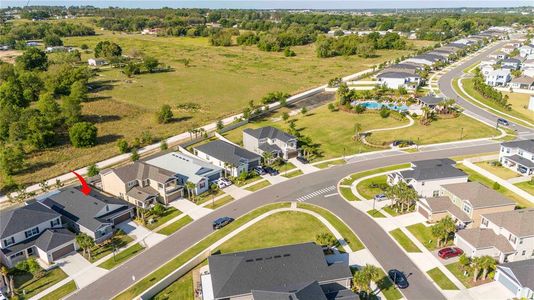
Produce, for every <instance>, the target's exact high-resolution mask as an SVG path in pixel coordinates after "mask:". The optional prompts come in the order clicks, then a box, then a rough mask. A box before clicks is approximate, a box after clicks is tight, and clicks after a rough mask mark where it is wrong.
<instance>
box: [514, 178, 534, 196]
mask: <svg viewBox="0 0 534 300" xmlns="http://www.w3.org/2000/svg"><path fill="white" fill-rule="evenodd" d="M515 186H517V187H518V188H520V189H522V190H525V191H527V192H528V193H530V194H531V195H534V184H532V183H530V182H528V181H526V182H521V183H516V184H515Z"/></svg>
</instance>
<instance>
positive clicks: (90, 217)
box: [38, 187, 134, 243]
mask: <svg viewBox="0 0 534 300" xmlns="http://www.w3.org/2000/svg"><path fill="white" fill-rule="evenodd" d="M38 201H39V202H40V203H41V204H42V205H44V206H46V207H48V208H50V209H51V210H53V211H55V212H57V213H58V214H60V215H61V217H62V222H63V223H65V224H67V225H68V226H69V228H71V229H72V230H74V231H76V232H83V233H85V234H87V235H88V236H90V237H91V238H93V239H94V240H95V242H96V243H101V242H103V241H105V240H107V239H109V238H110V237H111V236H112V235H113V231H114V228H115V225H118V224H120V223H122V222H126V221H128V220H130V219H131V218H132V217H133V216H134V213H133V206H132V205H130V204H128V203H127V202H125V201H122V200H119V199H115V198H113V197H108V196H106V195H103V194H101V193H98V192H97V191H95V189H92V190H91V193H90V194H89V195H85V194H83V193H82V192H81V191H80V190H79V189H77V188H74V187H70V188H66V189H63V190H56V191H54V192H51V193H49V194H47V195H45V196H43V197H42V198H41V199H40V200H38Z"/></svg>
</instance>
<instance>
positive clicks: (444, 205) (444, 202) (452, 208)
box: [426, 197, 471, 222]
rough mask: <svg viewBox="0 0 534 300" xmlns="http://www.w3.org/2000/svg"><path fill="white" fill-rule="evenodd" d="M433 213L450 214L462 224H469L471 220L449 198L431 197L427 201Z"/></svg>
mask: <svg viewBox="0 0 534 300" xmlns="http://www.w3.org/2000/svg"><path fill="white" fill-rule="evenodd" d="M426 203H427V204H428V206H429V208H430V210H431V211H432V213H439V212H449V213H450V214H451V215H453V216H454V217H456V218H457V219H458V220H460V221H462V222H469V221H471V218H470V217H469V216H468V215H467V214H466V213H465V212H463V211H462V210H461V209H460V208H459V207H458V206H456V205H454V203H452V201H451V199H449V197H431V198H427V199H426Z"/></svg>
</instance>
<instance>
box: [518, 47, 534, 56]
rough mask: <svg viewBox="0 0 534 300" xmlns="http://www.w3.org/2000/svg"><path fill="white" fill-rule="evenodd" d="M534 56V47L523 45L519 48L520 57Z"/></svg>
mask: <svg viewBox="0 0 534 300" xmlns="http://www.w3.org/2000/svg"><path fill="white" fill-rule="evenodd" d="M532 54H534V45H523V46H521V47H519V56H521V57H527V56H529V55H532Z"/></svg>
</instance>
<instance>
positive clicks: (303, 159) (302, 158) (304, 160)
mask: <svg viewBox="0 0 534 300" xmlns="http://www.w3.org/2000/svg"><path fill="white" fill-rule="evenodd" d="M297 160H298V161H300V162H301V163H303V164H307V163H309V161H308V160H307V159H306V157H304V156H297Z"/></svg>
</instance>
